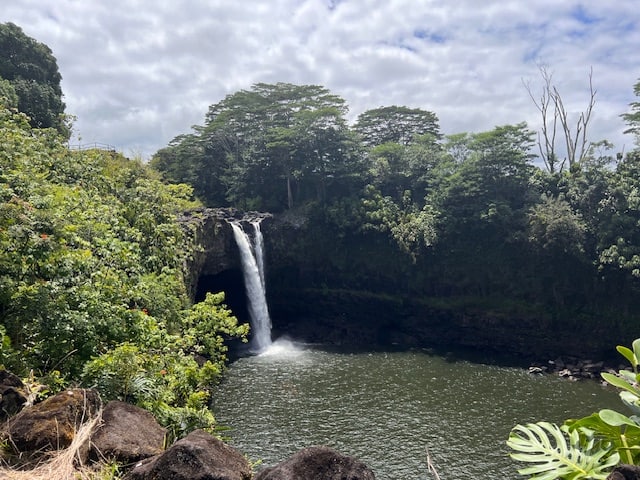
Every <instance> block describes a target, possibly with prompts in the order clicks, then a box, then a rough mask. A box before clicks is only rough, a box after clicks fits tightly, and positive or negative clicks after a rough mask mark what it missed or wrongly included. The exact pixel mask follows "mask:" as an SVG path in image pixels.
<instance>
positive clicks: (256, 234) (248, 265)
mask: <svg viewBox="0 0 640 480" xmlns="http://www.w3.org/2000/svg"><path fill="white" fill-rule="evenodd" d="M230 223H231V228H233V235H234V238H235V240H236V243H237V245H238V249H239V250H240V260H241V262H242V274H243V276H244V285H245V290H246V292H247V303H248V307H249V317H250V318H251V331H252V333H253V337H252V340H251V349H252V350H255V351H257V352H262V351H264V350H265V349H267V348H268V347H269V346H271V343H272V342H271V319H270V318H269V309H268V308H267V298H266V295H265V281H264V247H263V237H262V232H261V231H260V222H259V221H253V222H251V225H252V226H253V244H252V242H251V239H250V237H249V235H247V233H246V232H245V231H244V230H243V228H242V225H241V224H240V223H237V222H230Z"/></svg>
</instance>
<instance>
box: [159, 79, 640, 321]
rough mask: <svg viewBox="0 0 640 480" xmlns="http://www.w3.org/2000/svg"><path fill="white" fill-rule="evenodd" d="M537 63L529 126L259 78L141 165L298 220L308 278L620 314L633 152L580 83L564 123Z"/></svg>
mask: <svg viewBox="0 0 640 480" xmlns="http://www.w3.org/2000/svg"><path fill="white" fill-rule="evenodd" d="M542 74H543V76H542V77H543V80H544V82H545V83H544V85H545V87H544V89H543V92H544V95H543V97H542V103H544V105H545V108H544V110H545V111H546V112H549V113H548V117H547V118H545V120H546V123H545V127H546V130H545V131H543V132H542V134H541V135H539V136H536V132H533V131H532V130H531V129H530V128H529V127H528V126H527V125H526V124H525V123H518V124H514V125H502V126H497V127H495V128H493V129H491V130H488V131H486V132H479V133H467V132H465V133H457V134H453V135H443V134H442V132H441V131H440V128H439V124H438V118H437V116H436V114H435V113H433V112H430V111H426V110H422V109H419V108H409V107H404V106H388V107H380V108H376V109H373V110H369V111H366V112H364V113H362V114H361V115H360V116H358V118H357V121H356V122H355V123H354V124H353V125H349V124H348V122H347V120H346V114H347V105H346V102H345V100H344V99H342V98H340V97H339V96H337V95H334V94H332V93H331V92H330V91H328V90H327V89H326V88H324V87H322V86H316V85H291V84H284V83H279V84H257V85H254V86H253V87H251V88H250V89H248V90H242V91H239V92H236V93H234V94H231V95H228V96H227V97H226V98H224V99H223V100H221V101H220V102H219V103H217V104H215V105H212V106H211V107H210V109H209V112H208V114H207V116H206V119H205V123H204V125H202V126H195V127H193V131H192V132H191V133H189V134H185V135H181V136H179V137H177V138H175V139H174V140H173V141H172V142H171V143H170V145H169V146H167V147H166V148H163V149H161V150H160V151H159V152H158V153H157V154H156V155H155V156H154V158H153V159H152V161H151V165H152V166H153V167H154V168H155V169H157V170H159V171H160V172H162V174H163V176H164V178H166V179H167V180H171V181H176V182H184V183H188V184H190V185H192V186H193V188H194V191H195V194H196V196H197V197H198V198H200V199H201V200H202V201H203V202H205V203H206V204H207V205H210V206H225V205H226V206H233V207H237V208H239V209H245V210H246V209H256V210H266V211H271V212H281V213H283V214H287V215H290V214H294V213H297V214H300V215H302V216H305V217H306V218H308V219H310V221H311V222H310V223H312V224H313V226H314V227H313V231H314V235H313V236H311V237H312V240H311V241H310V242H309V241H307V243H306V247H305V249H304V250H305V251H306V252H307V253H304V252H303V254H304V255H314V254H315V253H316V252H319V251H322V252H328V253H327V254H326V255H325V259H324V261H323V262H320V261H318V262H317V264H316V268H318V269H320V270H322V269H324V270H328V269H329V268H332V267H327V266H326V265H329V264H333V266H334V267H335V270H337V273H336V272H334V274H333V275H331V274H327V275H318V277H322V278H319V279H318V280H317V281H316V283H315V285H311V286H314V287H318V288H327V284H329V285H328V286H329V288H331V287H335V286H340V287H343V288H360V289H368V290H373V291H378V292H380V293H391V294H394V293H395V294H400V293H401V294H408V295H413V296H420V297H431V298H433V297H438V298H440V299H445V300H444V301H446V299H450V300H451V301H454V300H453V299H460V298H475V299H476V300H477V301H478V302H480V303H482V302H485V303H486V302H493V303H494V304H498V305H499V304H503V305H504V304H507V303H510V304H511V305H513V304H518V305H519V307H517V308H519V309H521V310H526V309H534V308H535V309H537V311H542V312H544V315H547V316H548V317H549V318H553V319H558V318H560V319H566V320H569V319H570V321H572V322H573V321H586V322H591V323H592V324H594V325H595V324H599V325H602V324H605V323H607V322H626V325H628V326H632V325H634V324H636V322H637V320H638V306H640V296H639V294H640V290H639V288H638V287H639V286H640V283H639V281H640V236H639V233H640V230H639V228H638V227H639V224H638V222H639V221H640V203H639V201H638V198H639V197H638V192H639V190H638V188H639V186H640V176H639V175H638V174H639V173H640V170H639V169H640V153H639V152H638V151H637V150H633V151H631V152H628V153H626V154H622V153H616V152H615V150H614V148H613V146H612V145H611V144H610V143H609V142H607V141H606V140H601V141H599V142H595V143H590V142H588V141H587V139H586V137H585V136H584V132H585V130H586V128H587V123H588V118H589V117H590V115H591V109H592V108H593V105H594V96H595V92H594V90H593V88H592V96H591V98H590V99H587V100H588V101H589V106H588V108H587V110H586V111H585V112H583V114H582V115H581V116H580V118H579V119H578V120H577V124H576V125H575V126H574V125H571V124H570V123H569V122H570V120H568V119H567V117H566V112H564V110H563V107H562V103H561V98H560V97H559V94H558V96H554V95H555V93H554V92H557V91H556V90H554V88H553V84H552V83H551V77H550V75H549V74H548V73H547V72H546V71H544V70H543V71H542ZM639 88H640V83H639V84H637V85H636V86H635V91H636V93H638V91H639ZM532 98H535V97H533V96H532ZM537 105H538V104H537ZM532 108H534V107H533V105H532ZM552 112H554V113H553V114H552ZM639 113H640V112H639V107H638V104H633V105H632V110H631V112H630V113H626V114H624V115H623V116H624V118H625V119H626V121H627V122H628V124H629V127H630V128H629V130H630V132H631V133H635V134H637V132H638V125H639V118H638V115H639ZM554 115H555V118H556V120H553V118H554ZM563 115H564V117H563ZM558 118H560V119H563V118H564V119H565V120H566V122H565V123H562V122H561V121H560V120H558ZM561 125H562V128H561ZM574 127H575V128H574ZM556 130H557V131H556ZM576 132H577V133H576ZM581 132H582V133H581ZM565 140H566V145H567V146H568V147H570V148H568V149H567V150H566V151H567V153H566V156H565V157H562V158H561V157H560V156H559V154H558V152H559V151H560V150H561V147H562V148H564V145H565ZM560 141H561V142H562V145H559V144H560ZM556 143H558V145H556ZM533 152H538V154H534V153H533ZM381 238H384V239H386V240H384V241H385V242H386V243H387V245H388V247H387V249H386V250H379V251H375V250H371V251H369V254H365V255H364V256H366V257H367V258H368V260H367V262H369V263H370V264H371V265H370V266H369V267H367V268H369V271H370V272H374V271H376V270H377V271H379V272H380V273H379V275H376V274H371V275H367V278H364V279H363V278H357V277H358V272H360V273H362V272H363V271H364V270H362V269H360V267H358V266H357V265H356V263H355V262H356V260H355V259H357V258H360V257H362V252H360V250H362V248H364V247H363V245H371V242H370V240H371V239H378V240H380V239H381ZM313 239H315V240H313ZM345 239H346V240H345ZM307 240H308V239H307ZM301 241H304V240H301ZM314 241H315V243H314ZM367 242H369V243H367ZM327 244H335V245H340V248H342V249H344V250H346V251H348V252H350V253H349V255H346V254H343V253H341V251H339V249H338V248H337V247H336V248H334V249H333V251H331V250H330V249H328V247H327V246H326V245H327ZM292 248H295V247H293V246H292ZM367 248H368V247H367ZM379 252H384V253H379ZM341 255H343V256H344V257H347V258H345V260H344V261H343V262H342V264H340V261H339V260H337V257H339V256H341ZM349 259H351V260H349ZM300 261H303V259H302V257H301V258H300ZM390 272H392V273H390ZM378 276H379V277H381V278H380V279H378V278H376V277H378ZM311 283H313V281H312V282H311ZM331 283H333V285H332V284H331Z"/></svg>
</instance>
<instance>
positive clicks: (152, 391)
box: [0, 109, 248, 436]
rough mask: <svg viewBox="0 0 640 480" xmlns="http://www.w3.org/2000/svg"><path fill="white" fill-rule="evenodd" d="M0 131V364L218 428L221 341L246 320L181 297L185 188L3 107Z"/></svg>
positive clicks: (212, 298)
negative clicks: (79, 147)
mask: <svg viewBox="0 0 640 480" xmlns="http://www.w3.org/2000/svg"><path fill="white" fill-rule="evenodd" d="M0 138H1V139H2V140H0V172H1V173H0V312H1V314H2V315H1V317H0V318H1V322H0V340H1V343H0V362H1V363H3V364H4V365H6V366H8V367H10V368H12V369H14V370H15V371H16V372H18V373H22V374H26V372H27V371H29V370H31V369H33V370H35V371H36V372H37V373H38V375H40V376H41V377H42V378H44V379H47V380H48V381H50V384H51V388H52V389H54V390H55V389H57V388H58V387H59V386H60V385H63V384H64V379H63V378H62V377H63V376H64V377H66V378H67V380H69V381H79V380H81V381H83V382H84V383H85V384H86V385H87V386H95V387H96V388H98V389H99V391H100V392H101V394H102V396H103V397H104V398H105V399H111V398H118V399H121V400H125V401H129V402H133V403H136V404H138V405H140V406H143V407H145V408H148V409H149V410H151V411H152V412H154V413H156V414H157V415H158V416H159V418H161V419H162V420H163V421H164V423H165V424H166V425H167V427H168V428H169V429H170V431H171V432H172V435H175V436H181V435H183V434H185V433H187V432H188V431H189V430H190V429H193V428H199V427H203V428H209V429H214V428H215V419H214V417H213V414H212V413H211V412H210V411H209V410H208V409H207V405H208V401H209V399H210V396H211V392H212V388H213V387H214V385H215V383H216V382H217V381H218V380H219V378H220V375H221V373H222V371H223V369H224V365H225V362H226V360H227V358H226V350H227V347H226V345H225V342H226V340H227V339H229V338H232V337H240V338H243V339H246V335H247V333H248V326H247V325H238V322H237V319H236V318H235V317H234V316H233V315H232V314H231V312H230V311H229V310H228V309H227V308H226V307H225V306H224V304H223V301H224V295H223V294H216V295H208V296H207V297H206V299H205V300H204V301H203V302H201V303H198V304H196V305H191V304H190V300H189V297H188V295H187V288H186V284H185V274H186V273H187V272H185V271H183V268H184V266H185V264H186V263H187V260H188V259H189V258H190V255H191V252H193V248H194V247H193V245H192V244H191V240H190V236H189V235H188V232H186V231H185V230H184V229H183V227H181V225H180V224H179V223H178V221H177V215H178V214H179V213H182V212H183V211H185V210H188V209H190V208H193V207H194V206H196V205H197V204H195V203H194V202H193V201H192V200H191V195H192V189H191V187H188V186H186V185H165V184H163V183H162V182H160V181H159V180H158V179H157V176H156V174H155V172H153V171H151V170H149V169H148V168H147V167H146V166H144V165H142V164H141V163H140V162H136V161H131V160H128V159H126V158H124V157H122V156H120V155H117V154H114V153H112V152H105V151H100V150H89V151H84V152H72V151H69V150H68V149H67V148H66V147H65V145H64V139H63V138H62V137H60V136H58V135H57V134H56V133H55V132H54V131H53V130H51V129H45V130H43V129H33V128H32V127H31V126H30V125H29V123H28V120H27V118H26V116H25V115H23V114H16V113H13V112H11V111H9V110H7V109H2V110H0ZM60 372H62V374H61V373H60Z"/></svg>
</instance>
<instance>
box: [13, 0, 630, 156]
mask: <svg viewBox="0 0 640 480" xmlns="http://www.w3.org/2000/svg"><path fill="white" fill-rule="evenodd" d="M2 3H3V5H2V9H0V22H3V23H4V22H13V23H15V24H17V25H19V26H20V27H21V28H22V29H23V30H24V32H25V33H26V34H27V35H29V36H31V37H33V38H35V39H36V40H38V41H40V42H42V43H45V44H46V45H48V46H49V47H50V48H51V50H52V51H53V54H54V56H55V57H56V59H57V62H58V67H59V70H60V73H61V75H62V90H63V92H64V95H65V97H64V101H65V103H66V105H67V108H66V111H67V113H68V114H71V115H74V116H75V117H76V121H75V123H74V130H73V132H74V133H73V137H72V139H71V143H72V144H86V143H93V142H99V143H105V144H110V145H113V146H115V148H116V149H117V150H118V151H121V152H123V153H124V154H126V155H129V156H141V157H142V158H143V159H149V158H150V157H151V156H152V155H153V153H154V152H156V151H157V150H158V149H160V148H163V147H165V146H167V144H168V143H169V142H170V141H171V140H172V139H173V138H174V137H176V136H177V135H180V134H184V133H189V132H190V131H191V126H193V125H202V124H204V117H205V114H206V112H207V110H208V107H209V106H210V105H213V104H216V103H218V102H220V101H221V100H222V99H224V97H225V96H226V95H229V94H233V93H235V92H238V91H240V90H243V89H250V88H251V86H252V85H253V84H255V83H260V82H264V83H277V82H288V83H295V84H313V85H321V86H324V87H326V88H328V89H329V90H330V91H331V92H332V93H334V94H336V95H339V96H341V97H342V98H344V99H345V100H346V102H347V105H348V106H349V115H348V120H349V121H350V122H351V123H352V122H354V121H355V120H356V119H357V116H358V115H359V114H361V113H363V112H365V111H366V110H368V109H372V108H378V107H381V106H391V105H399V106H400V105H401V106H407V107H411V108H421V109H424V110H429V111H432V112H434V113H435V114H436V115H437V116H438V118H439V120H440V128H441V132H442V133H443V134H445V135H449V134H454V133H461V132H482V131H487V130H491V129H493V128H494V127H495V126H499V125H506V124H516V123H519V122H522V121H526V122H527V123H528V124H529V126H530V127H531V128H532V129H533V130H536V131H537V130H539V128H540V124H541V115H540V113H539V112H538V110H537V109H536V107H535V105H534V103H533V102H532V100H531V98H530V97H529V94H528V92H527V89H526V88H525V85H527V84H528V85H529V87H530V90H531V91H532V93H533V94H534V96H535V97H536V98H537V97H539V95H540V94H541V93H542V87H543V85H544V83H543V81H542V78H541V74H540V68H541V66H542V67H544V68H546V69H547V71H548V72H550V73H551V74H552V81H553V84H554V85H555V86H556V87H557V88H558V90H559V92H560V94H561V96H562V99H563V102H564V104H565V107H566V110H567V111H568V112H569V120H570V123H571V124H572V125H575V122H576V119H577V116H578V115H579V113H580V112H582V111H584V110H585V109H586V107H587V105H588V103H589V75H590V72H591V71H592V82H593V87H594V89H595V90H596V97H595V98H596V104H595V106H594V109H593V114H592V118H591V123H590V124H589V132H588V133H589V135H588V138H589V140H590V141H594V142H595V141H600V140H603V139H606V140H608V141H610V142H612V143H613V144H614V145H615V149H614V150H615V152H619V151H628V150H630V149H632V148H633V146H634V139H633V137H632V136H630V135H624V134H623V131H624V130H625V124H624V122H623V120H622V119H621V118H620V114H622V113H625V112H628V111H629V103H631V102H632V101H636V100H638V99H637V97H635V96H634V94H633V86H634V85H635V84H636V83H637V82H638V80H639V79H640V48H639V47H640V8H639V6H638V3H637V1H636V0H619V1H615V2H608V1H602V0H588V1H582V2H579V1H573V0H497V1H494V0H384V1H383V0H55V1H52V0H12V1H10V2H9V1H5V2H2Z"/></svg>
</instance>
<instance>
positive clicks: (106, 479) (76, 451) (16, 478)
mask: <svg viewBox="0 0 640 480" xmlns="http://www.w3.org/2000/svg"><path fill="white" fill-rule="evenodd" d="M101 413H102V412H98V414H97V415H96V416H95V417H94V418H93V419H92V420H90V421H87V422H85V423H83V424H82V426H81V427H80V428H79V429H78V430H77V431H76V434H75V435H74V437H73V441H72V442H71V445H69V446H68V447H67V448H65V449H64V450H57V451H55V452H51V453H50V454H48V455H47V458H46V459H45V460H43V461H41V462H38V463H37V464H36V465H35V466H33V467H30V468H29V467H22V468H20V469H18V468H15V467H9V466H6V465H5V466H0V478H3V479H6V480H53V479H55V480H116V479H117V478H120V477H119V476H118V469H117V466H115V465H112V464H108V463H100V464H97V465H94V466H88V465H85V464H84V462H83V459H82V454H81V453H82V451H83V450H85V449H86V448H87V444H88V442H90V441H91V433H92V432H93V430H94V429H95V427H96V426H97V425H98V424H99V423H100V422H101V421H102V415H101Z"/></svg>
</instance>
